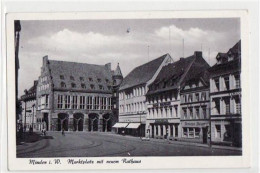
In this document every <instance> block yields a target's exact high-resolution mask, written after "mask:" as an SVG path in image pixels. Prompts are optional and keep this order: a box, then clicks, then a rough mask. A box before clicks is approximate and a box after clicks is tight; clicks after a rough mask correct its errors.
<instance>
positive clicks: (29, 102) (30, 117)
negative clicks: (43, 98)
mask: <svg viewBox="0 0 260 173" xmlns="http://www.w3.org/2000/svg"><path fill="white" fill-rule="evenodd" d="M37 83H38V81H37V80H35V81H34V83H33V86H32V87H31V88H30V89H29V90H25V91H24V95H22V96H21V99H20V100H21V103H22V117H21V118H22V119H21V124H22V126H23V128H24V130H29V128H33V129H37V126H36V107H35V106H36V88H37Z"/></svg>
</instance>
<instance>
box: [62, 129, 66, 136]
mask: <svg viewBox="0 0 260 173" xmlns="http://www.w3.org/2000/svg"><path fill="white" fill-rule="evenodd" d="M61 133H62V135H63V136H65V130H64V128H62V132H61Z"/></svg>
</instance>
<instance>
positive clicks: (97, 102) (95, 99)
mask: <svg viewBox="0 0 260 173" xmlns="http://www.w3.org/2000/svg"><path fill="white" fill-rule="evenodd" d="M94 109H96V110H98V109H99V97H94Z"/></svg>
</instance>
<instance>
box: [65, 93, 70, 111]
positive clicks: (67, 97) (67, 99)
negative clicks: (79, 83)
mask: <svg viewBox="0 0 260 173" xmlns="http://www.w3.org/2000/svg"><path fill="white" fill-rule="evenodd" d="M64 102H65V109H69V108H70V96H69V95H65V98H64Z"/></svg>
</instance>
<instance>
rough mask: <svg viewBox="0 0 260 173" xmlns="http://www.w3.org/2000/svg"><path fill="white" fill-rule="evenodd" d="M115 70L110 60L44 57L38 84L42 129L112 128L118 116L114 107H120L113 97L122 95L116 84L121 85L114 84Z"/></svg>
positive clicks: (98, 129) (106, 129) (102, 130)
mask: <svg viewBox="0 0 260 173" xmlns="http://www.w3.org/2000/svg"><path fill="white" fill-rule="evenodd" d="M62 66H63V67H62ZM57 68H60V69H57ZM118 68H119V66H118ZM119 69H120V68H119ZM91 73H92V74H91ZM113 73H114V71H112V70H111V67H110V64H107V65H105V66H97V65H90V64H83V63H76V64H75V63H73V62H63V61H53V60H48V57H44V58H43V66H42V69H41V76H40V77H39V82H38V86H37V102H36V107H37V124H38V126H37V128H38V130H41V129H43V128H44V129H46V130H50V131H61V130H62V129H64V130H65V131H101V132H106V131H111V129H112V125H113V124H114V123H115V122H116V121H117V116H118V115H115V114H114V112H116V111H113V110H114V109H116V108H117V107H116V106H114V105H113V99H118V98H117V95H116V94H114V92H115V93H116V92H118V90H116V89H115V86H117V85H120V83H118V82H116V83H114V84H113V79H114V76H113ZM118 78H119V77H118V75H117V76H116V79H117V80H118ZM121 78H123V77H122V76H121ZM113 94H114V95H115V96H116V97H112V96H113Z"/></svg>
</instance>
